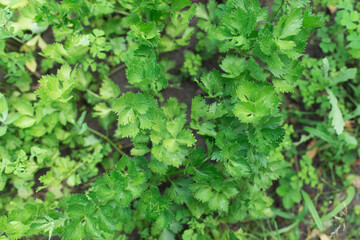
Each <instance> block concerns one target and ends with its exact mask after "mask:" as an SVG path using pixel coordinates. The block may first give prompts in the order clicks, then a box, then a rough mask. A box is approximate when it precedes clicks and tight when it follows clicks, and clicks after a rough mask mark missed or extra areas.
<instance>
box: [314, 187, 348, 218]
mask: <svg viewBox="0 0 360 240" xmlns="http://www.w3.org/2000/svg"><path fill="white" fill-rule="evenodd" d="M347 193H348V196H347V198H346V199H345V201H343V202H342V203H341V204H339V206H337V207H336V208H334V210H332V211H331V212H329V213H328V214H326V215H325V216H323V217H322V218H321V221H323V222H324V221H326V220H329V219H330V218H332V217H334V216H336V215H337V214H338V213H339V212H340V211H342V210H343V209H344V208H346V206H347V205H349V204H350V203H351V202H352V200H353V199H354V197H355V188H354V187H349V188H348V189H347Z"/></svg>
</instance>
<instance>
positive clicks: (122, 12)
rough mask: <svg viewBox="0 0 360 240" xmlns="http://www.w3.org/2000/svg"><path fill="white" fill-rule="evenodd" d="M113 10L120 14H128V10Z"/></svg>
mask: <svg viewBox="0 0 360 240" xmlns="http://www.w3.org/2000/svg"><path fill="white" fill-rule="evenodd" d="M114 12H115V13H119V14H121V15H125V16H129V13H128V12H125V11H123V10H117V9H115V10H114Z"/></svg>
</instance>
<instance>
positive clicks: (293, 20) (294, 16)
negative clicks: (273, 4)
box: [274, 8, 303, 39]
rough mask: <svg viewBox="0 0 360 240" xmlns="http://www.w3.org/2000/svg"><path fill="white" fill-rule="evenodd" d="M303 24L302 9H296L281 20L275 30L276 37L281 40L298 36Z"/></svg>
mask: <svg viewBox="0 0 360 240" xmlns="http://www.w3.org/2000/svg"><path fill="white" fill-rule="evenodd" d="M302 23H303V19H302V11H301V9H300V8H298V9H295V10H293V11H292V12H291V13H290V14H288V15H284V16H282V17H281V18H280V20H279V22H278V23H277V24H276V27H275V29H274V35H275V36H276V37H278V38H279V39H284V38H287V37H290V36H294V35H297V34H298V33H299V32H300V30H301V26H302Z"/></svg>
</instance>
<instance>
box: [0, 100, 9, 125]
mask: <svg viewBox="0 0 360 240" xmlns="http://www.w3.org/2000/svg"><path fill="white" fill-rule="evenodd" d="M8 112H9V109H8V105H7V102H6V99H5V96H4V95H3V94H2V93H0V114H1V118H0V121H2V122H4V121H5V120H6V118H7V116H8Z"/></svg>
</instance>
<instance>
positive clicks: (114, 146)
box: [88, 127, 128, 156]
mask: <svg viewBox="0 0 360 240" xmlns="http://www.w3.org/2000/svg"><path fill="white" fill-rule="evenodd" d="M88 130H89V132H92V133H94V134H95V135H98V136H99V137H101V138H103V139H104V140H106V141H107V142H108V143H110V145H111V146H112V147H113V148H114V149H115V150H116V151H117V152H118V153H120V154H121V155H123V156H128V155H127V154H126V153H124V152H123V151H122V150H121V149H120V148H119V147H118V146H116V144H115V143H114V142H113V141H111V139H110V138H108V137H107V136H105V135H104V134H102V133H100V132H98V131H96V130H95V129H92V128H90V127H88Z"/></svg>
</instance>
